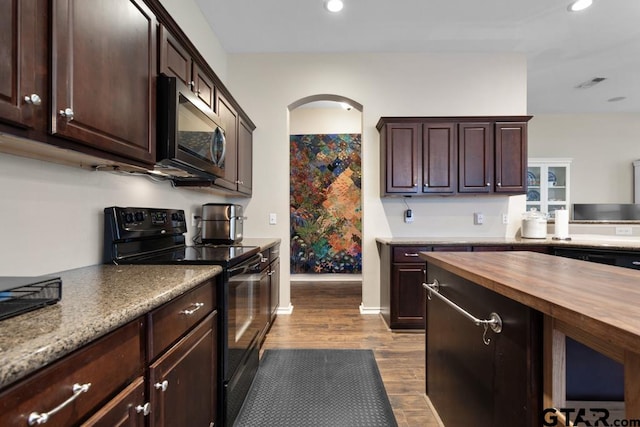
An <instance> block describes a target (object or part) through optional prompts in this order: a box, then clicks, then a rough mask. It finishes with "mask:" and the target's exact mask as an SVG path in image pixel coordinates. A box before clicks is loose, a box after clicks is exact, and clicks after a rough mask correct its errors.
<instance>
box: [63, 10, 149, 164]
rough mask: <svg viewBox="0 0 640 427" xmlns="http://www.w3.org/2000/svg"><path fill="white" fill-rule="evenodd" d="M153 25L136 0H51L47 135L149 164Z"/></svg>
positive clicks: (146, 12)
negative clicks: (49, 107)
mask: <svg viewBox="0 0 640 427" xmlns="http://www.w3.org/2000/svg"><path fill="white" fill-rule="evenodd" d="M156 28H157V23H156V18H155V15H154V14H153V13H152V12H151V10H150V9H149V8H148V7H147V6H146V5H145V3H144V2H142V0H112V1H100V2H87V1H83V0H53V2H52V28H51V29H52V45H51V46H52V52H51V57H52V70H51V73H52V74H51V83H52V88H51V93H52V111H51V133H52V134H54V135H58V136H62V137H65V138H69V139H72V140H74V141H77V142H80V143H82V144H83V145H86V146H88V147H91V148H94V149H97V150H100V151H102V152H107V153H112V154H116V155H118V156H122V157H125V158H129V159H133V160H136V161H138V162H141V163H145V164H153V163H155V124H156V120H155V116H156V110H155V105H156V96H155V93H156V90H155V76H156V74H157V62H156V52H157V43H156Z"/></svg>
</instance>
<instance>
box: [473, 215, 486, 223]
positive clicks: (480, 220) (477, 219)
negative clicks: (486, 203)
mask: <svg viewBox="0 0 640 427" xmlns="http://www.w3.org/2000/svg"><path fill="white" fill-rule="evenodd" d="M473 223H474V224H475V225H482V224H484V215H483V214H482V212H474V213H473Z"/></svg>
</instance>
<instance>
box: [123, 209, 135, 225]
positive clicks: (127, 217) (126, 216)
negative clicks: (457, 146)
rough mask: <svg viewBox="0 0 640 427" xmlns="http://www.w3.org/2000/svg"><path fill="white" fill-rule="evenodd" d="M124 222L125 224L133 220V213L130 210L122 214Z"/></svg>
mask: <svg viewBox="0 0 640 427" xmlns="http://www.w3.org/2000/svg"><path fill="white" fill-rule="evenodd" d="M124 222H125V223H126V224H128V223H130V222H133V214H132V213H131V212H127V213H126V214H124Z"/></svg>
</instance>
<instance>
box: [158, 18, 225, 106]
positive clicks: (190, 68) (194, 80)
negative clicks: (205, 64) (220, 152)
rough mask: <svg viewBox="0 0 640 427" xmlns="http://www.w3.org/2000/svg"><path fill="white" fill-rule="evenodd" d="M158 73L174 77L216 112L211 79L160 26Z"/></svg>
mask: <svg viewBox="0 0 640 427" xmlns="http://www.w3.org/2000/svg"><path fill="white" fill-rule="evenodd" d="M160 72H161V73H164V74H166V75H168V76H174V77H176V78H177V79H178V80H180V81H181V82H182V83H183V84H184V85H185V86H187V87H189V88H190V89H191V90H192V91H193V92H194V93H195V94H196V96H197V97H198V98H199V99H200V100H201V101H202V102H204V103H205V104H206V105H207V106H208V107H209V108H210V109H211V110H212V111H214V112H215V111H216V105H215V99H216V98H215V86H214V84H213V78H212V77H211V76H209V75H208V74H207V73H206V72H205V71H204V70H203V69H202V68H201V67H200V66H199V65H198V63H197V62H196V61H195V60H194V59H193V58H192V56H191V54H190V53H189V51H188V50H187V49H186V48H185V47H184V46H183V45H182V43H180V42H179V41H178V39H177V38H176V37H175V36H173V35H172V34H171V33H170V32H169V31H168V30H167V28H165V27H164V26H162V25H161V26H160Z"/></svg>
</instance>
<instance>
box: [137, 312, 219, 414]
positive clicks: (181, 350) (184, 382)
mask: <svg viewBox="0 0 640 427" xmlns="http://www.w3.org/2000/svg"><path fill="white" fill-rule="evenodd" d="M216 325H217V312H215V311H214V312H213V313H211V314H210V315H209V316H207V317H206V318H205V319H204V320H203V321H202V322H201V323H200V324H199V325H198V326H196V328H195V329H193V330H192V331H191V332H189V333H188V334H187V335H186V336H184V337H183V338H182V339H181V340H180V341H178V342H177V343H176V344H175V345H174V346H173V347H171V348H170V349H169V350H167V351H166V353H164V354H163V355H161V356H160V357H159V358H158V359H157V360H156V361H155V362H154V363H153V364H152V365H151V366H150V368H149V388H150V395H151V396H150V403H151V408H152V412H151V420H150V421H151V422H150V425H151V426H210V425H215V422H216V406H217V400H216V399H217V387H216V384H217V371H216V363H217V362H216V358H217V356H216V340H217V333H216V328H217V326H216Z"/></svg>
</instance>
